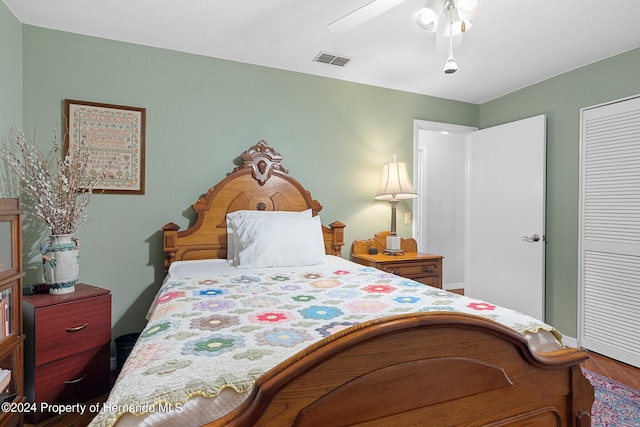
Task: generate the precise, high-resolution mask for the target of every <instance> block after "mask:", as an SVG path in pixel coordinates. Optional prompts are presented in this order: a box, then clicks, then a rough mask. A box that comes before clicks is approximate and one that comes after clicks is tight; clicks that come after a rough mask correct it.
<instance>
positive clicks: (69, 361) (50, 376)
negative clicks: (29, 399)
mask: <svg viewBox="0 0 640 427" xmlns="http://www.w3.org/2000/svg"><path fill="white" fill-rule="evenodd" d="M109 359H110V345H104V346H102V347H98V348H93V349H91V350H88V351H85V352H82V353H78V354H74V355H72V356H69V357H65V358H64V359H60V360H56V361H55V362H51V363H47V364H46V365H42V366H38V367H37V368H36V369H35V387H34V390H35V395H34V396H33V401H34V402H36V403H37V407H38V409H39V408H40V403H41V402H46V403H51V404H53V403H78V402H86V401H88V400H91V399H92V398H94V397H97V396H100V395H103V394H105V393H107V392H108V391H109V388H110V386H111V379H110V375H111V374H110V371H109V369H110V360H109ZM50 415H51V414H48V413H40V412H37V413H35V414H27V419H28V421H29V422H31V423H34V422H38V421H39V420H41V419H43V418H46V417H48V416H50Z"/></svg>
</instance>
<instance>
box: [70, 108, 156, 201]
mask: <svg viewBox="0 0 640 427" xmlns="http://www.w3.org/2000/svg"><path fill="white" fill-rule="evenodd" d="M64 113H65V130H66V132H65V135H64V146H65V153H70V152H73V150H75V149H77V148H78V147H79V146H80V145H81V144H82V145H84V146H86V147H87V148H88V149H89V151H90V154H89V166H88V167H87V173H94V174H95V173H104V178H103V179H101V180H100V182H99V183H98V185H96V186H94V188H93V190H94V192H96V193H102V194H105V193H106V194H144V192H145V148H146V147H145V126H146V108H139V107H128V106H124V105H113V104H103V103H97V102H87V101H77V100H72V99H65V100H64Z"/></svg>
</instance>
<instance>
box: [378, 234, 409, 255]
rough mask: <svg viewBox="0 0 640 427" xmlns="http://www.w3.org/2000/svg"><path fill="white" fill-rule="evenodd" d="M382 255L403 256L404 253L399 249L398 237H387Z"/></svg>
mask: <svg viewBox="0 0 640 427" xmlns="http://www.w3.org/2000/svg"><path fill="white" fill-rule="evenodd" d="M382 253H383V254H385V255H404V251H403V250H402V249H400V237H398V236H387V247H386V248H385V249H384V252H382Z"/></svg>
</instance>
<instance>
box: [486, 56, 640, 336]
mask: <svg viewBox="0 0 640 427" xmlns="http://www.w3.org/2000/svg"><path fill="white" fill-rule="evenodd" d="M638 69H640V49H635V50H632V51H629V52H626V53H623V54H621V55H617V56H614V57H612V58H609V59H606V60H603V61H600V62H597V63H594V64H591V65H589V66H586V67H582V68H579V69H577V70H574V71H571V72H568V73H565V74H562V75H560V76H557V77H554V78H552V79H548V80H545V81H543V82H541V83H538V84H535V85H532V86H529V87H527V88H525V89H522V90H519V91H517V92H514V93H511V94H509V95H507V96H503V97H501V98H498V99H496V100H493V101H491V102H488V103H485V104H482V105H481V106H480V128H487V127H491V126H495V125H498V124H503V123H507V122H511V121H515V120H519V119H523V118H526V117H531V116H535V115H538V114H546V115H547V216H546V225H547V234H546V237H547V248H546V316H547V321H548V322H549V323H551V324H553V325H554V326H556V327H557V328H559V329H560V330H561V331H562V332H563V333H564V334H566V335H569V336H573V337H576V336H577V324H576V321H577V300H578V191H579V153H580V151H579V146H580V139H579V138H580V130H579V124H580V123H579V119H580V109H581V108H583V107H588V106H591V105H595V104H600V103H603V102H606V101H610V100H615V99H620V98H624V97H627V96H630V95H635V94H638V93H640V79H638Z"/></svg>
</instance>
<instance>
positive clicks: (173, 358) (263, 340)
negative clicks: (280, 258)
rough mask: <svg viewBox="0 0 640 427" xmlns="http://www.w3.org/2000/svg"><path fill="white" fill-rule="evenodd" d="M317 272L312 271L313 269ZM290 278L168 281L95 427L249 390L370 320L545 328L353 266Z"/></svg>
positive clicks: (270, 275) (268, 273)
mask: <svg viewBox="0 0 640 427" xmlns="http://www.w3.org/2000/svg"><path fill="white" fill-rule="evenodd" d="M314 267H315V268H314ZM314 267H307V268H306V270H303V269H299V270H297V271H296V272H291V271H288V272H277V271H263V272H261V273H256V274H244V273H243V272H242V270H238V271H237V274H228V275H217V276H210V277H208V276H203V277H193V278H186V279H185V278H181V279H177V280H169V281H167V282H165V283H164V285H163V286H162V288H161V289H160V291H159V294H158V297H157V300H156V304H155V307H154V308H153V309H152V310H151V311H150V315H149V316H148V324H147V326H146V328H145V329H144V331H143V332H142V334H141V336H140V338H139V340H138V342H137V343H136V345H135V347H134V348H133V350H132V352H131V354H130V356H129V358H128V359H127V363H126V364H125V365H124V367H123V370H122V372H121V374H120V376H119V377H118V380H117V381H116V384H115V386H114V388H113V390H112V392H111V395H110V397H109V401H108V402H107V405H109V408H111V409H113V410H109V411H103V412H101V413H100V414H99V415H98V416H97V417H96V418H95V419H94V420H93V423H92V425H101V426H106V425H112V424H113V423H114V422H115V421H116V419H117V418H118V417H119V416H120V415H121V414H122V413H125V412H132V413H137V412H138V413H139V412H144V411H151V412H152V411H154V410H157V408H158V406H162V405H164V407H165V409H166V405H177V407H180V405H182V404H184V402H186V401H187V400H188V399H189V398H190V397H192V396H195V395H202V396H207V397H213V396H216V395H217V394H218V393H219V392H220V391H221V390H222V389H224V388H232V389H234V390H236V391H238V392H241V393H242V392H245V391H247V390H249V389H250V388H251V387H252V385H253V383H254V380H255V379H256V378H258V377H259V376H260V375H262V374H263V373H264V372H266V371H268V370H269V369H270V368H271V367H273V366H275V365H277V364H278V363H280V362H282V361H283V360H285V359H287V358H288V357H290V356H292V355H293V354H295V353H297V352H298V351H300V350H302V349H304V348H305V347H307V346H308V345H310V344H312V343H314V342H316V341H318V340H320V339H322V338H324V337H327V336H328V335H330V334H332V333H335V332H337V331H339V330H342V329H344V328H347V327H349V326H351V325H354V324H357V323H361V322H364V321H367V320H371V319H375V318H379V317H383V316H388V315H396V314H403V313H409V312H416V311H417V312H420V311H456V312H463V313H471V314H475V315H479V316H482V317H486V318H490V319H493V320H496V321H498V322H500V323H502V324H504V325H506V326H509V327H511V328H512V329H514V330H516V331H518V332H520V333H524V332H526V331H529V332H537V331H539V330H547V331H552V332H553V333H554V334H556V335H559V333H558V332H557V331H555V330H554V329H553V328H552V327H551V326H549V325H547V324H545V323H542V322H540V321H538V320H536V319H534V318H532V317H529V316H526V315H523V314H521V313H517V312H515V311H512V310H509V309H506V308H502V307H499V306H495V305H492V304H488V303H486V302H482V301H478V300H472V299H470V298H467V297H464V296H460V295H456V294H452V293H449V292H446V291H442V290H440V289H436V288H432V287H429V286H425V285H423V284H420V283H417V282H414V281H411V280H407V279H404V278H401V277H398V276H394V275H391V274H388V273H384V272H381V271H380V270H376V269H373V268H369V267H364V266H360V265H358V264H353V266H349V267H348V268H346V269H331V270H326V269H323V266H314Z"/></svg>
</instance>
